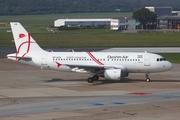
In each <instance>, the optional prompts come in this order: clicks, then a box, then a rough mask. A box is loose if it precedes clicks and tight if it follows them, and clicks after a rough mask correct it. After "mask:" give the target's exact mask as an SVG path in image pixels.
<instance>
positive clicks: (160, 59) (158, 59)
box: [157, 58, 166, 61]
mask: <svg viewBox="0 0 180 120" xmlns="http://www.w3.org/2000/svg"><path fill="white" fill-rule="evenodd" d="M157 61H166V59H165V58H157Z"/></svg>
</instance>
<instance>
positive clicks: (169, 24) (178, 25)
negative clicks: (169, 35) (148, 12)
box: [157, 16, 180, 29]
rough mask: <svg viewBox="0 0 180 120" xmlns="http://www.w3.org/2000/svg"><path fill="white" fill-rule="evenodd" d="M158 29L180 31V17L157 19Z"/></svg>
mask: <svg viewBox="0 0 180 120" xmlns="http://www.w3.org/2000/svg"><path fill="white" fill-rule="evenodd" d="M157 27H158V28H161V29H180V16H162V17H159V18H157Z"/></svg>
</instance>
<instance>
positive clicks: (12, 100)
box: [0, 95, 15, 107]
mask: <svg viewBox="0 0 180 120" xmlns="http://www.w3.org/2000/svg"><path fill="white" fill-rule="evenodd" d="M0 96H1V97H3V98H7V99H11V101H10V102H8V103H6V104H3V105H0V107H3V106H8V105H11V104H13V102H14V101H15V100H14V99H13V98H10V97H8V96H5V95H0Z"/></svg>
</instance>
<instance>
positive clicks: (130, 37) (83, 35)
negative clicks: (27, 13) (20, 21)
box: [0, 27, 180, 47]
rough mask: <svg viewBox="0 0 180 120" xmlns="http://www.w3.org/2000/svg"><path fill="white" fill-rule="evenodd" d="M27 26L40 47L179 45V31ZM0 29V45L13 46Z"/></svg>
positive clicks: (4, 32) (7, 35)
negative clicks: (54, 30) (119, 30)
mask: <svg viewBox="0 0 180 120" xmlns="http://www.w3.org/2000/svg"><path fill="white" fill-rule="evenodd" d="M45 29H46V28H42V27H39V28H34V27H27V30H28V31H29V32H30V33H31V35H32V36H33V38H34V39H35V40H36V41H37V43H39V44H40V46H42V47H159V46H160V47H179V46H180V33H146V32H145V33H137V34H134V33H129V34H123V33H121V32H118V31H110V30H108V32H107V31H106V30H105V29H101V30H70V31H59V32H56V33H52V32H48V31H46V30H45ZM7 30H10V29H3V30H0V46H14V43H11V40H13V38H12V33H7V32H6V31H7Z"/></svg>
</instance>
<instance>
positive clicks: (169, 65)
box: [165, 61, 173, 70]
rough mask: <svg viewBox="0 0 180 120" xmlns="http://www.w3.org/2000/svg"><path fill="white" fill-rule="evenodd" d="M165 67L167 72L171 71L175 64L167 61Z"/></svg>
mask: <svg viewBox="0 0 180 120" xmlns="http://www.w3.org/2000/svg"><path fill="white" fill-rule="evenodd" d="M165 67H166V69H167V70H171V69H172V68H173V64H172V63H171V62H169V61H167V63H166V66H165Z"/></svg>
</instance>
